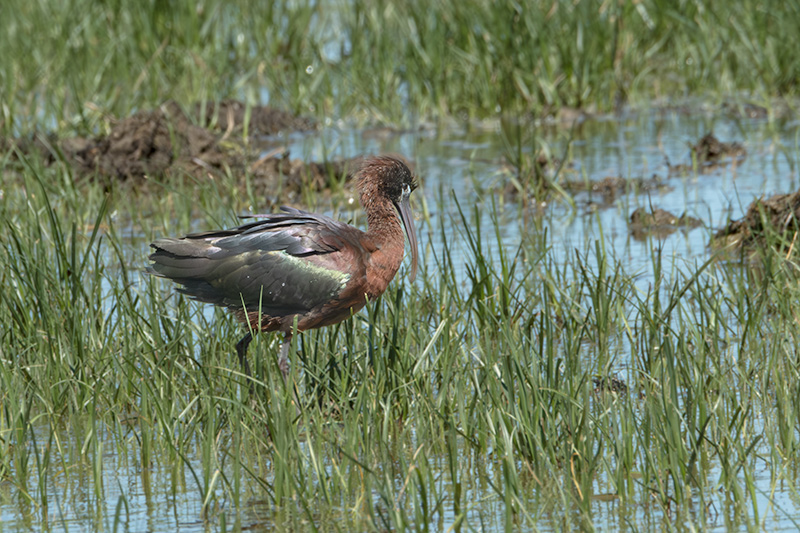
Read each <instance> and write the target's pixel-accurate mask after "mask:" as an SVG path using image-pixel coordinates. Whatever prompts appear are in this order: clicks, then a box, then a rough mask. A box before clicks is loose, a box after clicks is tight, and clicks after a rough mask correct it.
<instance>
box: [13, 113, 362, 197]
mask: <svg viewBox="0 0 800 533" xmlns="http://www.w3.org/2000/svg"><path fill="white" fill-rule="evenodd" d="M205 111H206V115H205V116H206V124H207V125H209V124H212V123H213V125H214V126H216V127H219V128H224V132H222V133H220V132H218V131H215V130H212V129H209V128H208V127H206V126H203V125H198V124H196V123H195V122H194V121H192V120H191V119H190V118H189V116H187V114H186V113H184V112H183V110H182V109H181V107H180V106H179V105H178V104H177V103H175V102H167V103H165V104H164V105H162V106H161V107H159V108H158V109H155V110H152V111H141V112H139V113H136V114H134V115H132V116H130V117H128V118H124V119H122V120H113V121H112V122H111V124H110V128H109V132H108V134H107V135H100V136H97V137H71V138H66V139H57V138H56V137H55V136H53V135H50V136H36V137H34V138H33V139H26V140H14V139H3V140H2V145H3V146H6V145H7V146H8V147H9V148H13V149H15V150H19V151H20V152H22V153H29V152H33V151H37V152H39V153H40V154H42V155H43V157H44V160H45V163H46V164H53V163H55V162H57V161H63V162H64V163H66V164H67V165H69V166H70V167H71V168H72V169H73V171H74V174H75V176H77V177H88V178H90V179H99V180H105V181H106V182H109V183H110V182H113V181H131V182H133V183H134V184H137V183H139V182H141V183H144V181H143V179H144V178H145V177H148V178H153V179H163V178H164V177H166V176H168V175H170V174H173V173H186V174H189V175H192V176H196V177H205V176H208V175H209V174H210V175H214V174H223V173H228V172H229V173H231V174H234V175H243V174H245V173H248V172H249V173H250V175H251V177H252V184H253V185H254V187H255V192H257V193H262V194H265V195H267V196H270V197H274V196H275V194H276V191H280V192H279V194H280V195H281V197H280V199H283V200H285V199H291V197H292V196H293V195H296V194H298V193H300V192H301V191H303V190H315V191H320V190H323V189H326V188H328V187H330V185H331V184H332V183H333V182H338V183H341V182H343V181H344V178H345V177H346V176H347V173H348V169H349V170H350V171H352V170H354V169H355V168H356V165H357V164H358V161H355V160H345V161H338V162H329V163H309V164H306V163H304V162H303V161H300V160H298V159H290V158H289V154H288V152H287V151H286V149H285V148H283V147H277V148H275V147H274V146H275V145H274V144H273V146H272V149H271V150H269V151H267V153H266V154H264V153H263V152H262V150H263V149H264V144H263V143H258V142H256V140H255V139H253V138H252V137H251V141H252V142H247V143H245V142H241V136H235V135H230V133H231V132H232V131H236V130H241V129H242V127H243V123H244V120H245V116H246V115H249V120H250V122H249V124H250V126H249V129H248V132H249V133H250V134H251V135H257V134H262V135H269V134H273V133H276V132H278V131H285V130H286V129H287V128H289V129H296V128H301V129H304V130H306V129H309V128H312V127H315V124H314V122H313V121H310V120H309V119H303V118H298V117H294V116H293V115H291V114H289V113H286V112H283V111H279V110H274V109H271V108H267V107H263V106H256V107H253V108H251V109H250V110H249V111H248V110H247V108H246V106H245V105H244V104H243V103H241V102H236V101H233V100H225V101H223V102H221V103H220V104H219V105H213V104H208V105H207V106H206V109H205ZM193 112H195V113H199V112H200V107H199V106H194V111H193ZM276 200H278V198H276Z"/></svg>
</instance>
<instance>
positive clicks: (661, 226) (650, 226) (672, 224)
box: [628, 207, 703, 240]
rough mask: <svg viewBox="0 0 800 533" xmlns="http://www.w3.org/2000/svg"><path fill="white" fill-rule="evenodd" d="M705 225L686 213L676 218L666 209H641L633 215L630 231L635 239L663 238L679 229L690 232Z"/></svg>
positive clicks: (629, 225)
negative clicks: (651, 236)
mask: <svg viewBox="0 0 800 533" xmlns="http://www.w3.org/2000/svg"><path fill="white" fill-rule="evenodd" d="M702 225H703V223H702V222H701V221H700V220H699V219H697V218H694V217H691V216H688V215H686V214H685V213H684V214H683V215H681V216H675V215H673V214H672V213H670V212H669V211H666V210H664V209H652V210H651V209H646V208H644V207H640V208H638V209H636V211H634V212H633V213H631V219H630V223H629V224H628V229H630V231H631V234H632V235H633V238H634V239H640V240H641V239H645V238H647V237H648V236H650V235H653V236H655V237H659V238H663V237H667V236H668V235H671V234H672V233H674V232H676V231H677V230H679V229H685V230H690V229H694V228H697V227H700V226H702Z"/></svg>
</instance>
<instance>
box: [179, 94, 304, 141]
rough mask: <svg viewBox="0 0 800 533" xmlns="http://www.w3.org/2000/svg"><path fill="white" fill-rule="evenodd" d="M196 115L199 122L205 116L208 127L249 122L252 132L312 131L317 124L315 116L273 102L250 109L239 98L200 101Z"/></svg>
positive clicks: (235, 126)
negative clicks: (272, 104)
mask: <svg viewBox="0 0 800 533" xmlns="http://www.w3.org/2000/svg"><path fill="white" fill-rule="evenodd" d="M194 116H195V118H196V120H197V121H198V122H202V121H203V120H205V126H206V127H212V126H214V127H216V128H218V129H220V130H223V131H226V132H231V131H241V130H242V129H243V128H244V125H245V122H247V129H248V133H249V134H251V135H256V134H260V135H275V134H276V133H280V132H282V131H310V130H314V129H316V128H317V123H316V121H315V120H313V119H310V118H305V117H298V116H296V115H293V114H292V113H289V112H286V111H283V110H281V109H275V108H274V107H269V106H252V107H250V108H249V109H248V107H247V106H246V105H245V104H244V103H243V102H240V101H238V100H222V101H221V102H219V103H214V102H208V103H206V104H205V106H203V105H202V104H196V105H195V106H194Z"/></svg>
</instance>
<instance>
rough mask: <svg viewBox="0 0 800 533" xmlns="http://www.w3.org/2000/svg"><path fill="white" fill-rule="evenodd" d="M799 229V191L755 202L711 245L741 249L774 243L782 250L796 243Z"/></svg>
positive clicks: (715, 237) (720, 231) (720, 232)
mask: <svg viewBox="0 0 800 533" xmlns="http://www.w3.org/2000/svg"><path fill="white" fill-rule="evenodd" d="M798 230H800V191H797V192H793V193H789V194H778V195H775V196H772V197H770V198H767V199H763V198H759V199H757V200H755V201H753V202H752V203H751V204H750V205H749V206H748V208H747V212H746V213H745V215H744V217H742V218H740V219H738V220H731V221H729V222H728V224H727V225H726V226H725V227H724V228H722V229H721V230H719V231H717V232H716V233H715V234H714V237H713V238H712V244H713V245H714V246H717V247H720V248H730V249H733V250H741V249H753V248H756V247H757V246H763V245H765V244H767V243H769V242H772V243H773V244H774V245H775V246H776V247H778V248H779V249H783V248H786V247H787V246H792V245H793V244H794V240H795V238H796V236H797V232H798ZM789 243H792V244H791V245H790V244H789Z"/></svg>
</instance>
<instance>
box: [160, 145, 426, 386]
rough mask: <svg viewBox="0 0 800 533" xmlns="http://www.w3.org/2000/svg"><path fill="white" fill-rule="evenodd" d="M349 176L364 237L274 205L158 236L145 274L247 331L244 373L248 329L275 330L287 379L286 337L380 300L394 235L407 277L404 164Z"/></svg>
mask: <svg viewBox="0 0 800 533" xmlns="http://www.w3.org/2000/svg"><path fill="white" fill-rule="evenodd" d="M355 179H356V188H357V190H358V192H359V196H360V200H361V205H362V206H363V208H364V211H365V212H366V214H367V226H368V230H367V231H366V232H363V231H361V230H360V229H358V228H355V227H353V226H350V225H349V224H345V223H342V222H339V221H337V220H333V219H331V218H329V217H326V216H323V215H316V214H313V213H307V212H305V211H301V210H299V209H293V208H289V207H283V208H281V209H282V210H283V213H274V214H269V215H254V216H253V217H244V218H255V219H256V220H255V221H253V222H249V223H248V224H244V225H242V226H239V227H237V228H233V229H229V230H218V231H208V232H204V233H194V234H191V235H187V236H186V237H183V238H180V239H174V238H163V239H158V240H156V241H155V242H153V243H152V244H151V245H150V246H152V247H153V248H154V249H155V252H153V253H152V254H151V255H150V260H151V261H153V263H152V264H151V265H150V267H149V268H148V272H150V273H152V274H155V275H157V276H161V277H165V278H169V279H171V280H173V281H175V282H176V283H179V284H180V285H182V287H181V288H180V289H179V290H180V291H181V292H183V293H184V294H187V295H189V296H191V297H192V298H194V299H195V300H199V301H201V302H207V303H212V304H214V305H219V306H224V307H227V308H228V309H230V310H231V311H232V312H233V313H234V314H235V315H236V317H237V318H238V319H239V320H240V321H242V322H245V323H247V324H248V325H249V328H248V332H247V334H246V335H245V336H244V337H243V338H242V339H241V340H240V341H239V343H238V344H237V345H236V352H237V355H238V356H239V360H240V362H241V364H242V366H243V368H244V370H245V372H246V373H247V374H248V375H249V374H250V368H249V365H248V363H247V358H246V352H247V347H248V345H249V344H250V341H251V340H252V336H251V333H250V330H253V331H280V332H282V333H283V334H284V342H283V345H282V347H281V355H280V358H279V365H280V368H281V371H282V372H283V374H284V376H286V374H287V372H288V368H289V367H288V348H289V343H290V341H291V338H292V334H293V333H294V332H295V331H304V330H307V329H314V328H320V327H323V326H330V325H332V324H336V323H337V322H341V321H342V320H345V319H346V318H348V317H350V316H351V315H352V314H353V313H355V312H357V311H358V310H359V309H361V308H362V307H364V305H365V304H366V302H367V301H373V300H375V299H377V298H378V297H379V296H380V295H381V294H383V292H384V291H385V290H386V287H388V285H389V282H391V280H392V279H393V278H394V276H395V274H396V273H397V270H398V269H399V268H400V264H401V263H402V262H403V251H404V237H403V230H405V235H406V236H407V237H408V242H409V245H410V247H411V274H410V279H411V281H413V280H414V278H415V276H416V271H417V237H416V233H415V230H414V223H413V220H412V216H411V210H410V207H409V203H408V198H409V195H410V194H411V191H413V190H414V189H415V188H416V183H415V181H414V179H413V177H412V175H411V172H410V171H409V169H408V167H407V166H406V164H405V163H404V162H403V161H401V160H400V159H398V158H395V157H390V156H380V157H374V158H370V159H367V160H366V161H365V162H364V163H363V164H362V166H361V168H360V170H359V171H358V173H357V175H356V177H355ZM398 215H399V218H398ZM295 320H296V321H297V326H296V328H295V327H294V323H295Z"/></svg>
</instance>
